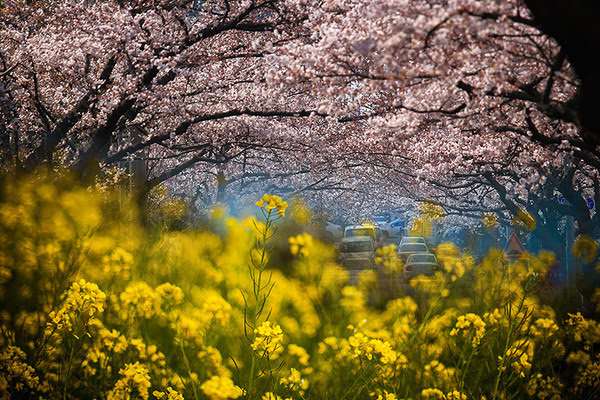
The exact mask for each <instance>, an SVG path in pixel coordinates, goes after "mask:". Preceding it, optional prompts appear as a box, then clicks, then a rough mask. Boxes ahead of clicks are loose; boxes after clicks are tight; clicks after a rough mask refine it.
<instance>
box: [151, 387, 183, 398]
mask: <svg viewBox="0 0 600 400" xmlns="http://www.w3.org/2000/svg"><path fill="white" fill-rule="evenodd" d="M152 395H153V396H154V397H156V398H157V399H163V398H164V399H165V400H184V399H183V396H182V395H181V394H180V393H179V392H178V391H177V390H174V389H173V388H172V387H170V386H169V387H168V388H167V389H166V390H165V391H164V392H159V391H158V390H155V391H154V392H152ZM165 396H167V397H165Z"/></svg>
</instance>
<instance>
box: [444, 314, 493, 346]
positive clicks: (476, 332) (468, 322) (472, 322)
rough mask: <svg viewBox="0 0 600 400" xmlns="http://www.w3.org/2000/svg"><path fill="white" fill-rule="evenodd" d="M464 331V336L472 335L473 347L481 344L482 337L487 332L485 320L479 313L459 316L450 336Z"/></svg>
mask: <svg viewBox="0 0 600 400" xmlns="http://www.w3.org/2000/svg"><path fill="white" fill-rule="evenodd" d="M459 332H462V336H463V337H470V336H471V335H472V344H473V347H476V346H477V345H479V342H480V341H481V338H482V337H483V335H484V334H485V322H483V320H482V319H481V317H480V316H479V315H477V314H473V313H467V314H465V315H461V316H460V317H458V321H456V325H455V326H454V328H453V329H452V330H451V331H450V336H456V335H458V334H459Z"/></svg>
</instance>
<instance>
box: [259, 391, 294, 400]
mask: <svg viewBox="0 0 600 400" xmlns="http://www.w3.org/2000/svg"><path fill="white" fill-rule="evenodd" d="M260 399H261V400H292V398H291V397H286V398H285V399H283V398H281V397H279V396H277V395H276V394H275V393H272V392H267V393H265V394H263V395H262V396H261V398H260Z"/></svg>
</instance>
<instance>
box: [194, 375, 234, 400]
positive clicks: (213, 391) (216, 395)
mask: <svg viewBox="0 0 600 400" xmlns="http://www.w3.org/2000/svg"><path fill="white" fill-rule="evenodd" d="M200 389H202V391H203V392H204V394H205V395H206V397H208V398H209V399H210V400H227V399H237V398H238V397H240V396H242V395H243V394H244V391H243V390H242V389H241V388H239V387H238V386H236V385H235V384H234V383H233V381H232V380H231V379H230V378H228V377H221V376H212V377H211V378H210V379H209V380H207V381H206V382H204V383H203V384H202V386H200Z"/></svg>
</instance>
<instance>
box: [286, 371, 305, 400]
mask: <svg viewBox="0 0 600 400" xmlns="http://www.w3.org/2000/svg"><path fill="white" fill-rule="evenodd" d="M279 384H280V385H284V386H285V387H287V388H288V389H290V390H293V391H297V392H298V393H300V396H304V391H305V390H306V389H308V380H306V379H304V378H302V375H300V371H298V370H297V369H295V368H290V374H289V376H288V377H287V378H281V379H280V380H279Z"/></svg>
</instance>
